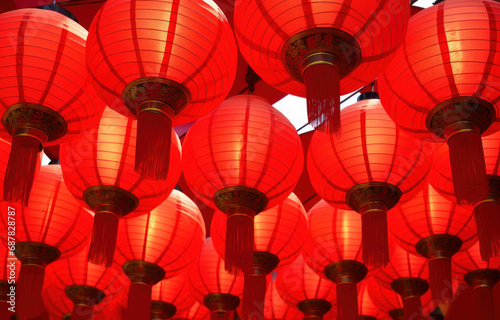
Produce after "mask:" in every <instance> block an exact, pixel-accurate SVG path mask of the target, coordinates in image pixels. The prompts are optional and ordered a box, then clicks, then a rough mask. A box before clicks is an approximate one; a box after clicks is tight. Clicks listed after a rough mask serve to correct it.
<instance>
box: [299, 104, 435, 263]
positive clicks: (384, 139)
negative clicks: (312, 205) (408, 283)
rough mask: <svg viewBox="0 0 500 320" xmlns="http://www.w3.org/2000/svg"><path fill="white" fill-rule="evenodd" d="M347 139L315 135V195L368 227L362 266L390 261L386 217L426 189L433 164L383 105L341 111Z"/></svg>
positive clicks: (311, 167)
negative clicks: (353, 214) (354, 213)
mask: <svg viewBox="0 0 500 320" xmlns="http://www.w3.org/2000/svg"><path fill="white" fill-rule="evenodd" d="M342 119H343V123H344V124H343V129H342V131H343V133H342V137H337V138H335V137H332V136H331V135H328V134H325V133H323V132H318V131H317V132H315V133H314V135H313V137H312V139H311V144H310V146H309V152H308V155H307V169H308V171H309V176H310V178H311V183H312V185H313V186H314V189H315V190H316V192H317V193H318V194H319V195H320V197H321V198H323V199H324V200H325V201H327V202H328V203H329V204H331V205H332V206H335V207H338V208H342V209H349V208H350V209H352V210H354V211H357V212H359V213H360V214H361V219H362V221H363V223H362V226H363V235H362V237H361V238H362V241H363V261H364V263H365V264H366V265H369V266H381V265H385V264H387V262H388V261H389V245H388V238H387V211H388V210H389V209H391V208H392V207H393V206H394V205H396V204H397V203H398V201H401V202H404V201H406V200H408V199H411V197H413V196H414V195H415V194H416V192H418V190H419V189H420V188H421V182H422V181H423V180H424V178H425V176H426V174H427V172H428V169H429V166H430V162H428V161H427V159H426V157H425V155H424V150H423V149H424V145H423V142H421V141H420V140H417V139H415V138H413V137H411V136H409V135H407V134H405V133H404V132H402V131H401V130H398V128H397V127H396V125H395V124H394V123H393V122H392V120H391V119H390V118H389V117H388V116H387V114H386V113H385V111H384V109H383V108H382V106H381V104H380V100H378V99H366V100H361V101H359V102H357V103H355V104H354V105H351V106H349V107H347V108H345V109H344V110H342Z"/></svg>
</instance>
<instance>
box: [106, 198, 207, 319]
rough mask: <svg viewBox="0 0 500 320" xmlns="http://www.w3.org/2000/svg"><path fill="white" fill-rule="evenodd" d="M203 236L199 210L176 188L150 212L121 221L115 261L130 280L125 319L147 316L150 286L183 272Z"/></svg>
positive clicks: (193, 256)
mask: <svg viewBox="0 0 500 320" xmlns="http://www.w3.org/2000/svg"><path fill="white" fill-rule="evenodd" d="M204 239H205V223H204V222H203V218H202V216H201V212H200V210H199V209H198V207H197V206H196V205H195V204H194V202H193V201H192V200H191V199H189V198H188V197H187V196H186V195H184V194H183V193H182V192H180V191H177V190H173V191H172V193H171V194H170V196H169V197H168V198H167V200H165V201H164V202H163V203H162V204H160V205H159V206H158V207H157V208H156V209H154V210H152V211H151V212H149V213H147V214H144V215H140V216H138V217H134V218H130V219H124V220H123V221H122V223H121V225H120V232H119V233H118V244H119V245H118V246H117V248H116V253H117V254H116V257H115V261H116V263H117V264H118V265H120V266H122V268H123V271H124V272H125V274H126V275H127V277H128V278H129V279H130V281H131V282H132V283H131V285H130V290H129V295H128V302H127V320H137V319H149V318H150V317H151V295H152V287H153V286H154V285H155V284H156V283H158V282H160V281H161V280H162V279H164V278H166V279H168V278H170V277H173V276H175V275H178V274H180V273H181V272H183V271H184V270H185V269H186V267H187V266H188V265H189V264H190V263H191V262H193V261H194V260H195V259H196V257H197V256H198V254H199V252H200V248H201V246H202V245H203V241H204Z"/></svg>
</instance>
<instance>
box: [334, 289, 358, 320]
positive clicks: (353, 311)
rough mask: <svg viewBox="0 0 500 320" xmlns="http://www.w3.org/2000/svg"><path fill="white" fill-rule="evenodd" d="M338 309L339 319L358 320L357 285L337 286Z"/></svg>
mask: <svg viewBox="0 0 500 320" xmlns="http://www.w3.org/2000/svg"><path fill="white" fill-rule="evenodd" d="M337 308H338V315H339V319H342V320H358V292H357V289H356V283H354V282H352V283H351V282H346V283H340V284H337Z"/></svg>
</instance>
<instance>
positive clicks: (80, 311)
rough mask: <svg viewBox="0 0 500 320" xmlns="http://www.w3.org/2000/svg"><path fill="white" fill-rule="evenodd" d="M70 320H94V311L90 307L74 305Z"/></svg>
mask: <svg viewBox="0 0 500 320" xmlns="http://www.w3.org/2000/svg"><path fill="white" fill-rule="evenodd" d="M70 319H71V320H92V319H94V310H93V309H92V307H91V306H88V305H81V304H75V305H74V306H73V311H72V312H71V318H70Z"/></svg>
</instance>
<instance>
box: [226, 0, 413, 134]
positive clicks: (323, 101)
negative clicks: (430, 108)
mask: <svg viewBox="0 0 500 320" xmlns="http://www.w3.org/2000/svg"><path fill="white" fill-rule="evenodd" d="M409 16H410V5H409V3H408V1H405V0H396V1H385V2H378V1H368V2H367V1H360V2H357V1H338V0H326V1H320V0H307V1H303V0H289V1H277V0H262V1H258V2H255V1H252V0H245V1H239V2H237V3H236V5H235V12H234V21H235V34H236V38H237V40H238V44H239V48H240V50H241V52H242V54H243V56H244V57H245V59H246V60H247V62H248V64H249V65H250V66H251V67H252V69H253V70H255V72H257V74H259V75H260V76H261V77H262V79H264V80H265V81H266V82H267V83H269V84H271V85H273V86H274V87H276V88H277V89H279V90H282V91H284V92H287V93H289V94H293V95H298V96H303V97H304V96H307V105H308V106H307V109H308V118H309V122H310V123H311V124H312V125H313V126H314V127H320V128H322V129H323V130H326V131H327V132H333V131H338V130H339V129H340V94H341V93H342V94H345V93H348V92H351V91H354V90H356V89H358V88H360V87H362V86H364V85H366V84H367V83H369V82H370V81H373V80H374V79H375V78H376V77H377V75H378V74H380V73H381V72H382V71H383V70H384V69H385V65H386V63H387V62H388V61H390V60H391V59H392V56H393V53H394V52H395V51H396V49H397V48H398V46H399V45H400V43H401V42H402V41H403V40H404V34H405V32H406V26H407V24H408V19H409ZM341 79H342V80H341Z"/></svg>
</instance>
